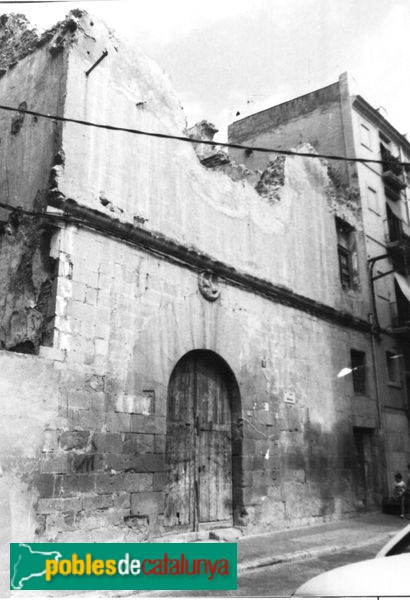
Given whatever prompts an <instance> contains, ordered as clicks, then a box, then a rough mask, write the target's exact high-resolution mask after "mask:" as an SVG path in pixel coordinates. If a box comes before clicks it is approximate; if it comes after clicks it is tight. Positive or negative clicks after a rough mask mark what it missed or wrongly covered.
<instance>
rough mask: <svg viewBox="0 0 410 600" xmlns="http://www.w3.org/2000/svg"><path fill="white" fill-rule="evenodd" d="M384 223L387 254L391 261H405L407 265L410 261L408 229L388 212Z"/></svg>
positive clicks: (409, 235) (409, 231)
mask: <svg viewBox="0 0 410 600" xmlns="http://www.w3.org/2000/svg"><path fill="white" fill-rule="evenodd" d="M385 223H386V233H385V239H386V247H387V252H388V253H389V254H390V255H391V257H392V258H393V259H399V260H401V261H402V260H403V259H404V260H405V263H406V264H407V263H408V261H409V259H410V227H409V225H407V223H405V222H404V221H402V220H401V219H399V218H398V217H396V216H394V215H393V214H392V213H391V212H390V216H389V218H388V219H386V221H385Z"/></svg>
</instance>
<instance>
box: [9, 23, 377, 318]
mask: <svg viewBox="0 0 410 600" xmlns="http://www.w3.org/2000/svg"><path fill="white" fill-rule="evenodd" d="M70 19H71V21H70ZM74 20H75V22H76V26H75V34H73V33H70V31H68V32H67V33H64V32H65V31H66V29H67V23H69V22H72V21H73V16H71V17H69V20H68V21H66V22H65V23H66V25H64V24H63V25H61V27H60V30H59V31H57V32H55V33H54V38H53V39H51V40H50V41H49V42H47V43H46V44H45V45H44V46H42V47H41V48H39V49H38V50H36V51H35V52H34V53H32V54H30V55H29V56H27V57H26V58H24V59H22V60H21V61H20V62H19V63H18V64H17V65H16V66H15V67H14V68H13V69H12V70H11V71H8V72H7V74H6V75H5V76H4V77H3V79H2V80H0V99H3V98H5V97H6V96H7V95H9V94H11V99H9V100H8V101H9V103H13V104H15V105H18V104H19V103H20V102H22V101H25V102H27V105H28V107H29V108H32V101H29V100H28V99H30V98H36V101H35V105H34V108H36V109H38V110H43V111H49V112H53V111H60V113H59V114H62V111H63V114H64V116H66V117H69V118H75V119H85V120H88V121H93V122H96V123H108V124H113V125H117V126H123V127H127V128H135V129H139V130H145V131H151V132H162V133H170V134H173V135H181V133H183V132H184V131H185V126H186V123H185V118H184V114H183V112H182V109H181V106H180V103H179V100H178V98H177V97H176V95H175V93H174V92H173V90H172V87H171V85H170V82H169V79H168V77H167V76H165V75H164V73H163V72H162V71H161V69H160V68H159V67H158V66H157V65H156V64H155V63H153V62H152V61H151V60H150V59H148V58H147V57H146V56H145V55H143V54H142V53H141V52H139V51H138V50H137V49H135V48H130V47H128V46H126V45H124V44H123V43H122V42H120V41H118V40H116V39H115V37H114V36H113V35H112V33H111V32H110V31H109V30H108V29H107V27H106V26H105V25H104V24H102V23H100V22H98V21H95V20H93V19H91V17H89V16H88V15H87V14H86V13H76V16H75V19H74ZM63 34H64V35H68V36H70V43H69V44H66V47H65V48H63V51H62V52H60V53H59V54H57V55H54V53H53V52H50V50H51V48H52V47H54V46H53V45H55V43H56V39H57V40H58V39H59V38H61V35H63ZM105 52H107V55H106V56H105V57H104V59H103V60H101V62H99V64H98V65H97V66H96V68H95V69H94V70H92V71H91V72H90V73H89V74H88V75H87V71H88V70H89V69H90V67H92V66H93V65H94V64H95V63H96V62H97V61H98V60H99V59H100V58H101V57H102V56H103V54H104V53H105ZM28 70H29V71H30V72H31V74H32V76H31V77H30V79H29V81H28V82H27V81H25V80H24V75H25V73H27V71H28ZM50 88H51V89H55V90H56V94H55V95H50V94H49V93H48V91H49V89H50ZM34 91H36V93H34ZM10 117H11V116H10V115H9V114H8V115H2V121H0V130H2V131H4V130H5V131H6V132H7V135H6V139H7V142H6V144H5V145H4V146H3V148H1V146H0V151H1V150H3V152H5V153H6V156H8V157H14V160H13V162H12V160H11V158H9V159H8V161H9V164H8V169H7V170H6V174H7V173H8V175H7V176H6V178H5V179H6V181H4V180H3V181H2V192H3V197H7V196H8V197H9V198H10V197H12V196H13V195H15V199H14V201H15V202H17V203H21V204H23V202H27V203H28V202H30V199H31V201H32V197H33V193H34V192H35V191H37V189H39V188H42V189H44V188H47V187H52V188H53V189H54V192H55V196H57V197H58V196H59V197H60V198H71V199H73V200H74V201H75V202H77V203H79V204H83V205H86V206H88V207H91V208H93V209H96V210H99V211H102V212H105V213H106V214H109V215H110V216H113V217H116V218H119V219H121V220H123V221H127V222H131V223H132V224H135V225H140V224H141V222H144V223H145V225H144V227H145V228H147V229H149V230H151V231H154V232H160V233H162V234H163V235H166V236H167V237H169V238H173V239H175V240H176V241H178V242H179V243H182V244H185V245H187V246H190V247H193V248H197V249H199V250H200V251H201V252H204V253H207V254H209V255H211V256H212V257H214V258H215V259H217V260H221V261H224V262H225V263H227V264H229V265H231V266H233V267H234V268H235V269H238V270H241V271H245V272H247V273H251V274H252V275H254V276H257V277H260V278H263V279H267V280H269V281H272V282H274V283H276V284H281V285H284V286H286V287H288V288H291V289H293V290H294V291H296V292H298V293H300V294H303V295H305V296H309V297H311V298H313V299H316V300H318V301H321V302H324V303H327V304H329V305H332V306H336V307H337V308H340V309H344V310H354V311H356V312H359V313H360V314H361V315H362V316H364V315H366V312H367V309H366V308H365V307H363V306H362V301H361V297H360V296H359V295H357V294H356V295H355V294H354V293H352V294H350V295H349V297H347V296H346V295H343V294H341V290H340V281H339V271H338V264H337V239H336V230H335V224H334V216H333V209H331V208H330V207H329V204H328V201H327V200H328V199H327V195H328V188H329V186H331V184H330V182H329V179H328V176H327V167H326V165H325V164H322V163H321V162H320V161H319V160H317V161H316V160H310V159H305V160H303V159H298V158H294V159H287V160H286V162H285V163H283V162H282V163H281V166H280V168H279V170H278V173H276V171H277V169H274V172H273V175H272V173H270V174H269V176H267V177H266V178H265V180H264V181H263V182H262V184H261V185H262V188H263V189H261V190H259V191H262V192H263V193H262V194H261V195H260V194H258V193H257V191H256V190H255V188H254V185H255V181H252V185H250V184H248V183H246V181H240V182H235V181H232V179H231V178H230V177H227V176H226V174H225V173H223V172H213V171H212V170H209V169H206V168H204V166H202V165H201V164H200V162H199V160H198V157H197V156H196V154H195V149H194V148H193V147H192V146H191V145H190V144H188V143H184V142H178V141H175V140H169V139H154V138H151V137H147V136H143V135H133V134H131V133H124V132H113V131H107V130H103V129H96V128H92V127H85V126H79V125H77V124H73V123H64V125H63V126H62V127H61V136H62V139H61V141H60V140H59V139H58V136H59V133H60V129H59V126H58V125H56V124H54V123H53V122H52V121H46V120H43V119H38V121H35V120H34V119H32V118H26V119H25V122H24V123H23V126H22V127H21V128H20V130H19V131H18V133H17V134H12V133H10V132H9V129H10V127H11V122H10ZM56 137H57V139H58V143H57V144H56ZM6 146H7V147H6ZM39 147H40V148H41V149H42V150H41V153H40V155H38V148H39ZM58 149H59V150H62V153H61V154H60V155H59V156H58V157H57V159H54V158H53V157H54V156H55V153H56V151H57V150H58ZM34 151H36V153H37V155H36V156H35V155H34ZM13 153H14V154H13ZM62 156H63V157H64V160H63V159H62V158H61V157H62ZM30 159H32V161H31V162H32V164H33V169H32V170H31V171H29V174H28V177H27V178H21V176H20V173H21V172H22V171H23V169H24V170H27V164H28V163H29V164H30ZM53 160H55V162H56V163H57V164H54V168H53V169H52V170H51V179H49V177H50V167H51V165H52V162H53ZM12 164H13V165H14V164H15V165H16V166H15V167H13V168H12V166H11V165H12ZM269 186H273V189H274V193H273V194H270V187H269ZM265 188H266V189H265ZM312 215H314V218H312ZM357 227H358V229H360V220H359V219H358V220H357ZM328 248H329V249H333V251H332V250H331V251H328V250H327V249H328ZM324 249H325V250H324ZM365 276H366V275H365V273H363V277H365Z"/></svg>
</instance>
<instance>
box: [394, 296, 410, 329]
mask: <svg viewBox="0 0 410 600" xmlns="http://www.w3.org/2000/svg"><path fill="white" fill-rule="evenodd" d="M409 307H410V305H409ZM390 317H391V326H392V329H401V330H406V331H407V330H409V331H410V309H409V310H407V311H405V312H403V311H401V310H399V306H398V304H397V302H390Z"/></svg>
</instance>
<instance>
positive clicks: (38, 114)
mask: <svg viewBox="0 0 410 600" xmlns="http://www.w3.org/2000/svg"><path fill="white" fill-rule="evenodd" d="M0 110H6V111H10V112H18V113H23V114H27V115H32V116H34V117H41V118H44V119H50V120H52V121H61V122H63V123H75V124H77V125H85V126H87V127H95V128H97V129H106V130H108V131H122V132H124V133H131V134H133V135H144V136H149V137H154V138H160V139H166V140H177V141H179V142H189V143H190V144H204V145H207V146H212V147H215V146H219V147H222V148H235V149H236V150H246V151H248V152H265V153H274V154H282V155H285V156H303V157H306V158H323V159H326V160H340V161H344V162H358V163H365V164H367V163H372V164H378V165H386V164H391V165H392V166H401V167H410V162H402V161H399V160H396V159H395V160H394V161H393V160H391V161H389V160H377V159H372V158H357V157H356V158H354V157H346V156H340V155H334V154H318V153H315V152H298V151H296V150H284V149H279V148H264V147H260V146H246V145H243V144H234V143H232V142H217V141H212V140H201V139H197V138H193V137H186V136H182V135H171V134H169V133H159V132H153V131H143V130H142V129H131V128H129V127H118V126H116V125H108V124H104V123H94V122H92V121H84V120H83V119H72V118H70V117H59V116H58V115H50V114H46V113H41V112H38V111H35V110H29V109H26V108H24V109H23V108H16V107H14V106H7V105H4V104H0Z"/></svg>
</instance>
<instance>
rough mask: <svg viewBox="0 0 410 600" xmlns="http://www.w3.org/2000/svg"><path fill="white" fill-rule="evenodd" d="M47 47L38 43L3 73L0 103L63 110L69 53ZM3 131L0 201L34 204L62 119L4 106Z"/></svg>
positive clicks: (41, 189) (42, 187)
mask: <svg viewBox="0 0 410 600" xmlns="http://www.w3.org/2000/svg"><path fill="white" fill-rule="evenodd" d="M49 48H50V45H48V44H46V45H44V46H42V47H40V48H38V49H36V51H35V52H34V53H32V54H29V55H28V56H26V57H25V58H23V59H22V60H20V61H19V62H17V64H15V66H13V67H12V68H11V69H9V70H8V71H6V73H5V74H4V75H3V77H2V78H1V79H0V102H1V104H5V105H6V106H13V107H14V106H15V107H19V106H20V105H21V104H22V103H25V105H23V106H22V107H23V108H26V109H28V110H33V111H39V112H42V113H48V114H56V115H59V114H61V112H62V105H63V99H64V93H65V77H66V70H65V64H66V54H65V52H63V51H62V52H60V53H58V54H57V55H56V56H54V57H53V56H52V55H51V54H50V51H49ZM13 124H14V125H13ZM0 137H1V140H2V143H1V145H0V160H1V162H2V164H3V165H4V170H3V175H2V177H1V179H0V193H1V198H2V202H8V203H10V204H12V205H14V206H21V207H23V208H29V209H31V208H32V207H33V205H34V201H35V200H36V196H37V194H39V196H37V203H38V202H39V200H41V199H42V193H43V192H44V190H46V189H47V188H48V185H49V177H50V170H51V167H52V165H53V159H54V155H55V154H56V152H57V151H58V150H59V149H60V142H61V139H60V124H59V123H57V122H55V121H52V120H49V119H41V118H37V117H34V116H29V115H22V114H19V113H14V112H8V111H3V110H1V111H0ZM37 207H38V206H37ZM2 214H3V213H2ZM0 216H1V215H0Z"/></svg>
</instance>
